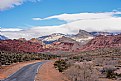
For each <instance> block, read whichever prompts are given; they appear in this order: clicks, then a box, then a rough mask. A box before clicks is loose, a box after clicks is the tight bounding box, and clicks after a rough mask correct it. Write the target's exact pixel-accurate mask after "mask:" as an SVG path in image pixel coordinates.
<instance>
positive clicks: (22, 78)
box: [2, 62, 44, 81]
mask: <svg viewBox="0 0 121 81" xmlns="http://www.w3.org/2000/svg"><path fill="white" fill-rule="evenodd" d="M43 63H44V62H38V63H34V64H30V65H27V66H25V67H23V68H21V69H20V70H19V71H17V72H16V73H14V74H13V75H11V76H10V77H8V78H6V79H4V80H2V81H34V78H35V76H36V74H37V70H38V68H39V67H40V66H41V65H42V64H43Z"/></svg>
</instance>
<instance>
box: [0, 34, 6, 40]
mask: <svg viewBox="0 0 121 81" xmlns="http://www.w3.org/2000/svg"><path fill="white" fill-rule="evenodd" d="M7 39H8V38H7V37H5V36H3V35H0V40H7Z"/></svg>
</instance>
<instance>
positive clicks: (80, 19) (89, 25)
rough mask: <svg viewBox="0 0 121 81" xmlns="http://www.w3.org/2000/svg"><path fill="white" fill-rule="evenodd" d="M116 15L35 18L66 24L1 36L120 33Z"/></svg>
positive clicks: (110, 13) (119, 22) (72, 15)
mask: <svg viewBox="0 0 121 81" xmlns="http://www.w3.org/2000/svg"><path fill="white" fill-rule="evenodd" d="M116 14H121V12H118V11H116V12H104V13H78V14H61V15H56V16H51V17H47V18H44V19H41V18H40V19H39V18H38V19H36V18H35V19H34V20H46V19H51V18H57V19H60V20H64V21H66V22H67V23H66V24H62V25H58V26H38V27H32V28H30V29H28V30H22V31H17V32H15V31H14V32H13V31H11V32H7V31H4V32H2V35H5V36H7V37H8V38H12V39H14V38H21V37H24V38H27V39H30V38H33V37H39V36H43V35H48V34H52V33H64V34H76V33H77V32H78V30H79V29H83V30H87V31H121V17H117V16H115V15H116Z"/></svg>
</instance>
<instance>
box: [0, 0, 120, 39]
mask: <svg viewBox="0 0 121 81" xmlns="http://www.w3.org/2000/svg"><path fill="white" fill-rule="evenodd" d="M79 29H83V30H87V31H121V0H0V34H2V35H5V36H6V37H8V38H12V39H15V38H23V37H24V38H27V39H30V38H33V37H34V38H35V37H40V36H43V35H48V34H52V33H64V34H75V33H77V32H78V30H79Z"/></svg>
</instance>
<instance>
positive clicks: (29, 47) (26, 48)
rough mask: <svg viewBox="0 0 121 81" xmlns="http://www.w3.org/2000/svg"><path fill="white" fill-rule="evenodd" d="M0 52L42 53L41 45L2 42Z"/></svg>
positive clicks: (18, 41) (25, 42)
mask: <svg viewBox="0 0 121 81" xmlns="http://www.w3.org/2000/svg"><path fill="white" fill-rule="evenodd" d="M0 50H5V51H12V52H41V51H43V45H41V44H40V43H33V42H30V41H21V40H3V41H0Z"/></svg>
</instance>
